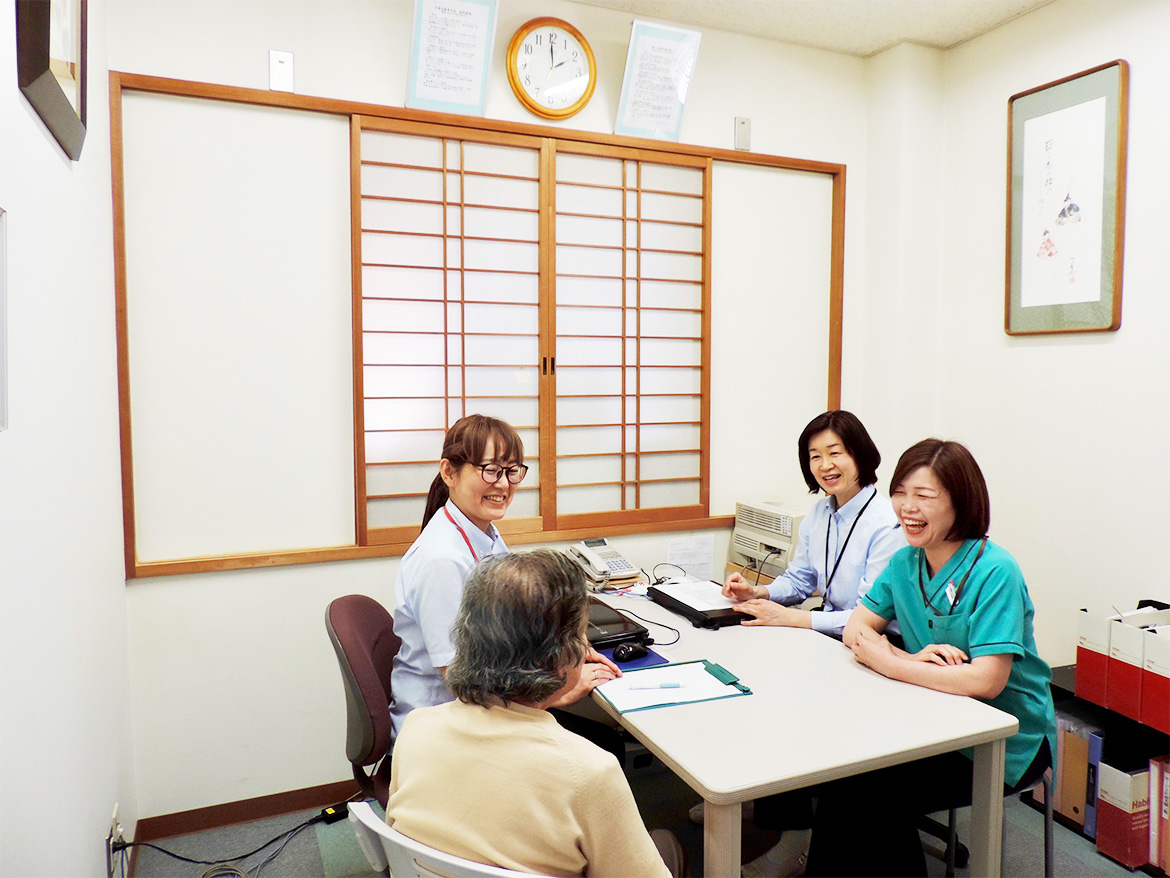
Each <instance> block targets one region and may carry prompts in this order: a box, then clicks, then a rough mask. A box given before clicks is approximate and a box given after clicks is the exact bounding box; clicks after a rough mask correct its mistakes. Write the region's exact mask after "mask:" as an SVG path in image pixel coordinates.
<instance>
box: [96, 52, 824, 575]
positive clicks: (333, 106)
mask: <svg viewBox="0 0 1170 878" xmlns="http://www.w3.org/2000/svg"><path fill="white" fill-rule="evenodd" d="M124 92H143V93H153V94H162V95H169V96H174V97H189V98H199V99H205V100H216V101H225V102H230V103H238V104H245V105H253V106H259V107H274V108H281V109H289V110H299V111H305V112H313V113H323V114H327V115H332V116H341V117H348V118H349V119H350V121H351V145H350V149H351V156H350V165H351V169H354V168H356V167H358V163H357V162H356V161H355V160H356V159H357V157H358V155H359V144H358V142H357V139H356V135H354V134H353V132H356V131H357V130H359V121H358V117H363V116H364V117H372V118H383V119H394V120H400V121H406V122H418V123H423V124H425V125H427V126H428V127H429V126H435V125H446V126H450V127H451V128H453V129H457V130H459V131H461V132H466V131H476V130H479V131H484V132H492V133H493V136H499V135H509V134H511V135H519V136H521V137H524V138H533V137H536V138H548V139H552V140H555V141H556V142H557V143H558V144H561V145H563V150H565V151H571V152H575V153H580V154H595V155H603V156H606V157H612V156H615V155H619V154H622V155H628V156H630V157H635V158H636V157H645V158H646V159H647V160H650V161H653V157H654V156H661V155H662V154H664V153H665V154H672V155H675V156H688V157H691V158H693V159H694V160H696V161H700V162H704V163H705V166H706V171H705V174H706V175H707V181H706V186H707V192H708V194H709V191H710V190H709V187H710V175H711V168H712V167H713V165H714V163H716V162H725V163H729V164H743V165H755V166H761V167H768V168H775V169H779V170H790V171H804V172H810V173H815V174H822V175H826V176H828V177H830V178H831V180H832V196H831V197H832V222H831V229H830V259H831V265H830V272H829V301H828V332H829V338H828V364H827V374H828V377H827V386H826V406H827V408H830V409H831V408H838V407H839V406H840V400H841V358H842V316H843V304H844V255H845V182H846V181H845V166H844V165H843V164H838V163H833V162H821V161H812V160H807V159H795V158H789V157H784V156H772V155H763V154H759V153H747V152H740V151H736V150H724V149H716V148H710V147H702V146H694V145H688V144H677V143H663V142H659V141H653V140H642V139H639V138H631V137H625V136H620V135H612V134H602V133H594V132H588V131H576V130H570V129H564V128H559V127H552V126H547V125H536V124H529V123H520V122H505V121H500V120H495V119H486V118H481V117H466V116H456V115H451V114H445V113H433V112H428V111H423V110H412V109H406V108H399V107H385V106H379V105H376V104H367V103H361V102H355V101H344V100H336V99H330V98H318V97H309V96H305V95H297V94H291V93H287V92H271V91H266V90H261V89H249V88H239V87H235V86H226V85H216V84H212V83H202V82H191V81H186V80H177V79H168V78H163V77H156V76H144V75H139V74H132V73H124V72H119V71H111V72H110V122H111V125H110V139H111V176H112V182H113V225H114V286H115V305H116V315H117V327H116V338H117V355H118V390H119V423H120V432H121V464H122V497H123V504H122V505H123V512H122V515H123V534H124V559H125V566H126V576H127V578H128V579H134V578H141V577H151V576H165V575H177V574H187V573H197V572H208V571H218V570H234V569H243V568H251V567H273V566H282V565H290V564H305V563H320V562H325V561H340V560H348V559H357V558H369V557H380V556H389V555H400V554H402V553H403V552H405V550H406V549H407V548H409V546H410V543H411V542H412V541H413V537H412V538H411V539H405V537H403V538H401V539H395V540H393V541H390V542H385V543H381V544H378V545H362V544H361V538H360V535H359V531H360V528H361V523H363V522H364V521H365V512H364V508H360V507H362V505H363V504H362V499H363V498H361V497H360V496H358V495H357V492H355V510H354V521H355V533H354V542H353V544H352V545H345V546H330V547H314V548H305V549H298V550H288V551H271V552H255V553H237V554H231V555H220V556H215V557H205V558H181V559H174V560H164V561H147V562H142V561H139V559H138V558H137V553H136V548H135V546H136V540H135V534H136V529H135V517H134V471H133V450H132V446H131V419H130V393H129V387H130V364H129V353H128V339H129V333H128V320H127V278H126V232H125V190H124V145H123V129H122V96H123V93H124ZM352 173H356V171H352ZM357 191H360V188H359V189H358V190H357ZM359 208H360V198H359V199H357V200H356V201H354V207H353V210H354V211H355V213H354V215H353V216H351V227H352V228H353V229H355V230H356V231H355V233H356V234H360V226H361V224H360V218H359V217H358V216H357V213H356V212H357V211H358V210H359ZM710 210H711V204H710V198H709V197H708V198H707V199H706V206H705V211H706V215H705V216H704V228H705V229H706V232H705V234H706V235H707V236H709V235H710V220H711V217H710ZM709 243H710V242H709V240H704V251H705V253H707V254H708V255H709V252H710V251H709ZM541 258H542V260H543V259H544V258H545V257H544V255H542V257H541ZM353 260H354V264H353V266H352V270H353V274H354V278H360V274H361V265H360V255H359V254H358V253H357V251H355V252H354V255H353ZM545 268H546V267H545V266H543V265H542V283H546V282H547V283H551V282H552V281H551V280H545V279H546V278H549V277H550V275H549V274H548V272H547V271H546V270H545ZM703 275H704V276H703V290H704V293H703V295H704V306H703V318H702V319H703V321H704V323H705V325H704V338H705V339H706V345H707V346H708V347H709V344H710V324H709V321H710V308H709V304H710V302H709V297H710V260H709V259H704V267H703ZM355 283H356V280H355ZM543 294H544V291H543V290H542V295H543ZM360 319H361V318H360V310H355V315H354V329H353V331H354V333H355V334H359V333H360V331H361V327H360ZM353 351H354V355H355V364H354V367H355V370H357V369H358V368H359V367H360V364H359V363H357V362H356V357H357V356H358V354H359V351H360V348H359V347H358V346H357V345H356V344H355V345H354V346H353ZM704 358H705V362H704V369H703V379H702V380H703V387H702V403H701V405H702V411H703V417H702V425H701V429H702V430H703V438H702V441H701V448H702V451H701V454H702V457H703V459H702V461H701V464H700V466H701V472H702V473H703V480H702V485H703V495H702V502H701V504H700V506H701V507H702V508H703V509H706V508H707V503H708V499H709V498H708V493H707V492H708V486H709V476H710V473H709V467H710V461H709V459H708V458H709V454H710V434H709V430H710V427H709V422H710V417H709V410H710V393H711V388H710V371H709V350H708V351H705V352H704ZM544 387H545V383H544V382H542V384H541V388H542V390H541V392H542V393H544V392H545V391H544ZM361 393H362V388H361V385H360V383H359V382H355V387H354V412H355V415H354V417H355V458H354V467H355V473H354V477H355V484H357V481H356V480H357V479H358V478H359V475H358V468H359V467H362V466H363V464H364V454H361V453H360V446H359V444H358V442H357V437H358V436H359V435H360V433H359V429H358V425H359V422H360V412H361V405H362V398H361ZM545 410H546V409H544V408H542V412H543V411H545ZM543 417H544V415H543V414H542V418H543ZM549 426H550V427H551V425H549ZM547 432H548V429H547V428H546V425H545V424H543V423H542V425H541V436H542V439H541V442H542V445H543V444H544V442H545V441H546V440H545V439H544V437H545V436H546V435H547ZM541 458H542V460H544V461H550V460H552V458H551V456H546V449H544V448H542V449H541ZM554 472H555V469H554ZM603 518H604V516H600V515H592V516H581V517H580V520H575V521H574V526H572V527H566V528H561V529H547V530H546V529H539V530H531V529H528V530H525V529H524V528H523V527H522V526H520V525H518V523H517V522H509V521H508V520H505V521H504V522H502V526H501V531H502V532H504V533H505V534H507V535H508V540H509V542H510V543H513V544H525V543H544V542H553V541H564V540H575V539H580V538H582V537H584V536H587V535H592V534H593V533H595V531H596V530H597V527H598V526H599V525H602V524H604V525H605V530H606V532H607V533H608V534H633V533H661V532H671V531H682V530H700V529H710V528H721V527H731V526H732V525H733V524H734V520H735V517H734V516H733V515H715V516H712V515H704V514H696V515H693V516H689V517H678V516H677V515H676V514H675V512H674V510H673V509H671V508H667V509H663V510H657V509H651V510H646V511H645V513H644V515H643V516H642V517H640V519H639V520H638V521H636V522H633V523H625V524H618V525H612V524H610V523H608V522H605V521H603V520H602V519H603ZM543 523H544V522H543V516H542V525H543Z"/></svg>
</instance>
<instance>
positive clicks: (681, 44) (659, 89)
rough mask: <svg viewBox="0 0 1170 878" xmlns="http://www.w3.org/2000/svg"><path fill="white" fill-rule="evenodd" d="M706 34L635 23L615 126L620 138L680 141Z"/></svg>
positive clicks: (652, 24) (649, 23) (659, 25)
mask: <svg viewBox="0 0 1170 878" xmlns="http://www.w3.org/2000/svg"><path fill="white" fill-rule="evenodd" d="M700 36H701V34H700V33H699V32H698V31H692V30H683V29H682V28H677V27H670V26H669V25H665V24H655V23H652V22H648V21H635V22H634V25H633V28H632V29H631V31H630V47H629V50H628V51H627V52H626V72H625V76H624V77H623V79H622V97H621V100H620V101H619V102H618V113H617V122H616V123H615V125H614V132H615V133H616V134H626V135H629V136H631V137H651V138H654V139H655V140H678V134H679V130H680V129H681V128H682V113H683V105H684V104H685V103H686V100H687V89H688V88H689V87H690V84H691V76H692V75H693V73H694V71H695V59H696V58H697V57H698V55H699V37H700Z"/></svg>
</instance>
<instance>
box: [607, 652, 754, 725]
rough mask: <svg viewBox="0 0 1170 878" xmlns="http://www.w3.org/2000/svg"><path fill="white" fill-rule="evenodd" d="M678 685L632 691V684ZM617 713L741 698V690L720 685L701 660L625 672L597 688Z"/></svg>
mask: <svg viewBox="0 0 1170 878" xmlns="http://www.w3.org/2000/svg"><path fill="white" fill-rule="evenodd" d="M649 682H653V683H678V684H679V687H678V688H677V689H631V688H630V687H631V686H632V685H634V684H643V685H644V684H646V683H649ZM597 689H598V691H599V692H600V693H601V694H602V695H604V696H605V697H606V699H607V700H608V701H609V703H610V704H612V705H613V706H614V707H615V708H617V710H618V712H619V713H626V712H628V711H631V710H641V709H642V708H646V707H658V706H660V705H664V704H686V703H687V702H690V701H710V700H711V699H713V698H727V697H728V696H730V695H740V694H742V691H741V690H740V689H737V688H736V687H735V686H732V685H730V684H728V683H723V682H721V681H720V680H719V678H718V677H715V676H714V675H713V674H711V673H710V672H709V671H708V670H707V666H706V665H705V664H704V663H703V662H701V661H695V662H682V663H680V664H677V665H656V666H654V667H651V668H637V669H635V670H632V671H626V672H625V673H624V674H623V675H622V676H620V677H618V678H616V679H614V680H610V681H609V682H608V683H603V684H602V685H601V686H598V687H597Z"/></svg>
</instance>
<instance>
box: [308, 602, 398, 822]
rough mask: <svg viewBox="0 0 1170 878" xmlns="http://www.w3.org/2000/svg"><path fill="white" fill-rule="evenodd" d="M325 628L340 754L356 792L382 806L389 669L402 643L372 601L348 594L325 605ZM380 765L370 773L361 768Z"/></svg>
mask: <svg viewBox="0 0 1170 878" xmlns="http://www.w3.org/2000/svg"><path fill="white" fill-rule="evenodd" d="M325 628H326V629H327V630H328V631H329V639H330V640H331V641H332V642H333V649H334V650H335V651H336V652H337V663H338V665H340V666H341V680H342V683H343V684H344V686H345V713H346V736H345V755H346V756H347V757H348V759H349V761H350V762H351V763H352V764H353V776H354V779H355V780H356V781H357V782H358V786H359V787H361V790H362V793H363V794H364V795H366V796H369V797H370V798H374V799H377V800H378V802H379V803H381V805H382V807H383V808H384V807H386V797H387V795H388V793H389V788H390V756H389V752H390V747H391V745H392V744H393V743H394V732H393V729H392V728H391V725H390V671H391V670H392V668H393V666H394V656H395V655H397V654H398V648H399V647H400V646H402V640H401V638H399V637H398V635H396V634H395V633H394V620H393V619H392V618H391V617H390V614H389V613H387V612H386V608H385V607H383V606H382V605H381V604H379V603H378V602H377V601H376V600H374V599H373V598H368V597H366V596H365V595H360V594H351V595H346V596H345V597H340V598H336V599H335V600H333V601H330V603H329V606H328V607H326V609H325ZM379 760H380V761H381V765H380V766H379V767H378V768H377V769H376V770H375V771H374V772H372V773H371V774H367V773H366V771H365V767H366V766H368V765H374V764H376V763H377V762H379Z"/></svg>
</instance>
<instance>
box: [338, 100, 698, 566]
mask: <svg viewBox="0 0 1170 878" xmlns="http://www.w3.org/2000/svg"><path fill="white" fill-rule="evenodd" d="M359 152H360V158H359V161H358V164H357V167H358V169H359V170H358V173H357V180H356V184H357V188H358V190H359V191H360V199H359V208H358V211H359V212H358V216H359V220H360V223H359V226H360V234H359V235H358V236H357V237H356V238H355V245H356V246H355V249H356V250H357V252H359V253H360V266H359V267H360V276H361V277H360V284H359V285H357V286H358V287H359V288H360V317H359V318H358V321H357V323H358V325H357V326H356V330H357V331H358V333H359V335H360V345H358V346H357V349H358V351H359V352H360V355H359V359H358V361H357V365H358V369H357V370H356V371H357V374H356V375H355V383H356V384H357V385H358V386H359V387H360V393H361V396H360V399H359V400H358V403H359V405H360V408H361V413H362V418H361V420H362V427H361V442H360V443H359V445H360V447H359V449H358V451H359V457H361V458H362V460H361V461H360V463H359V466H358V495H359V506H360V507H361V508H359V517H360V516H361V515H362V514H363V513H364V517H365V521H364V523H363V525H362V527H361V530H360V532H361V533H362V534H363V537H364V539H365V540H366V541H368V542H373V543H381V542H400V541H403V540H408V539H409V538H410V537H411V535H412V534H413V533H414V532H416V531H417V527H418V524H419V521H420V519H421V515H422V510H423V506H424V503H425V497H426V492H427V489H428V487H429V484H430V482H431V479H432V478H433V477H434V474H435V462H436V456H437V454H438V451H439V449H440V448H441V445H442V437H443V432H444V431H445V430H446V428H447V427H448V426H449V425H450V424H451V423H453V422H454V421H455V420H457V419H458V418H460V417H462V416H463V415H465V414H470V413H472V412H482V413H485V414H490V415H493V416H496V417H500V418H503V419H504V420H506V421H508V422H509V423H511V424H513V425H514V426H515V427H516V428H517V430H518V431H519V432H520V435H521V437H522V438H523V439H524V444H525V454H526V458H525V459H526V462H527V463H528V464H529V466H530V468H531V469H530V471H529V476H528V479H527V481H526V482H525V483H524V484H523V485H522V486H521V487H520V489H519V490H518V491H517V495H516V500H515V501H514V503H513V505H512V508H511V510H510V512H509V516H508V519H507V522H506V525H507V526H506V528H505V529H506V530H507V531H509V532H512V533H528V532H542V531H544V532H549V531H555V530H557V529H564V528H567V527H589V526H591V525H593V524H597V525H602V524H605V523H610V524H612V523H615V522H618V521H621V522H639V521H647V522H650V521H663V520H668V519H670V518H672V517H685V518H693V517H695V516H698V515H704V514H706V513H705V504H706V482H705V478H706V476H705V474H706V465H705V448H706V445H707V442H706V436H707V432H706V426H705V423H706V419H705V417H704V413H705V388H706V360H707V339H706V335H707V330H706V327H707V322H706V316H705V302H706V287H707V283H706V278H707V274H706V265H705V242H706V217H707V208H706V201H707V200H706V191H707V186H708V183H707V181H708V177H707V170H706V165H707V163H706V162H705V161H703V160H696V159H693V158H689V157H683V160H682V161H679V160H678V157H673V156H672V157H669V158H667V157H659V158H660V160H658V161H652V160H647V159H646V158H645V157H643V156H642V155H641V154H638V153H634V152H630V153H629V154H628V155H627V154H623V151H621V150H607V151H606V152H605V153H604V154H601V153H599V154H589V153H588V152H585V153H582V152H580V151H579V147H578V149H577V150H573V149H567V150H562V151H558V150H557V145H556V143H555V142H554V141H551V140H548V139H537V138H527V137H521V136H510V135H503V136H501V135H498V134H490V135H485V134H483V133H481V132H467V131H464V130H462V129H449V128H440V127H436V126H423V125H417V124H409V123H387V122H384V121H370V122H367V123H365V125H364V127H362V128H361V129H360V149H359ZM661 159H665V160H661ZM542 462H546V465H545V466H543V467H542V466H541V464H542Z"/></svg>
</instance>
